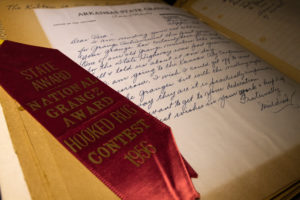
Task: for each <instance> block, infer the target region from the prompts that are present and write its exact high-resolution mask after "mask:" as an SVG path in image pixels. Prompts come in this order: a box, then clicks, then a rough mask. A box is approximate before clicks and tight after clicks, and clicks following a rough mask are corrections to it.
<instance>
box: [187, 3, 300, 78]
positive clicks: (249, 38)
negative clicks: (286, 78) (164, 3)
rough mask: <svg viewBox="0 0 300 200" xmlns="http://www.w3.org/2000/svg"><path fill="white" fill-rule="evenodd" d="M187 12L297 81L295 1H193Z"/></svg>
mask: <svg viewBox="0 0 300 200" xmlns="http://www.w3.org/2000/svg"><path fill="white" fill-rule="evenodd" d="M187 9H188V10H191V11H192V12H193V13H195V14H199V17H200V18H203V20H204V21H206V22H207V23H209V24H217V25H220V26H221V28H220V31H221V32H224V33H225V34H228V35H229V37H233V39H235V40H237V41H238V42H240V43H242V44H243V45H245V46H248V48H249V49H250V50H252V51H253V52H254V53H256V54H257V55H259V56H261V57H263V58H266V59H267V60H268V62H270V63H272V65H274V66H276V67H278V68H279V69H280V70H282V71H283V72H285V73H286V74H288V75H291V76H292V77H295V79H296V80H298V81H299V75H300V59H299V55H298V52H299V51H300V37H299V32H300V23H299V19H300V4H299V1H297V0H286V1H281V0H276V1H273V0H262V1H249V0H239V1H232V0H213V1H212V0H197V1H193V2H192V3H190V5H189V6H188V8H187ZM217 25H216V26H217ZM231 32H233V34H232V33H231ZM240 37H241V38H240ZM249 43H250V44H249ZM253 45H254V46H253ZM268 54H271V55H268ZM272 56H273V57H274V58H271V57H272ZM277 58H278V59H279V60H280V61H278V60H276V61H275V60H274V59H277ZM290 67H293V68H295V69H294V70H292V69H289V68H290ZM291 71H292V72H291ZM295 72H297V76H298V78H297V76H294V75H293V74H295Z"/></svg>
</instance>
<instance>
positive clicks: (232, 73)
mask: <svg viewBox="0 0 300 200" xmlns="http://www.w3.org/2000/svg"><path fill="white" fill-rule="evenodd" d="M35 12H36V14H37V16H38V18H39V21H40V23H41V26H42V27H43V29H44V31H45V33H46V35H47V38H48V39H49V41H50V43H51V45H52V47H54V48H57V49H59V50H60V51H62V52H63V53H64V54H66V55H67V56H69V57H70V58H71V59H73V60H74V61H75V62H77V63H78V64H79V65H81V66H82V67H84V68H85V69H87V70H88V71H90V72H91V73H92V74H94V75H95V76H97V77H98V78H99V79H100V80H102V81H104V82H105V83H107V84H108V85H110V86H111V87H112V88H114V89H115V90H117V91H119V92H120V93H122V94H123V95H124V96H127V98H128V99H130V100H132V101H133V102H135V103H136V104H137V105H139V106H141V107H142V108H144V109H145V110H147V111H148V112H149V113H151V114H152V115H154V116H156V117H157V118H159V119H160V120H162V121H164V122H165V123H166V124H168V125H170V126H171V127H172V130H173V133H174V135H175V139H176V142H177V144H178V146H179V149H180V151H181V152H182V154H183V156H184V157H185V158H186V159H187V160H188V162H190V163H191V165H192V166H193V167H194V168H195V169H196V171H197V172H198V173H199V175H200V176H199V178H198V179H197V180H195V181H194V184H195V186H196V187H197V188H198V190H199V191H200V193H202V194H203V195H204V196H205V195H208V196H209V194H211V193H213V192H214V191H219V189H218V188H221V187H222V186H224V185H228V184H229V183H242V182H243V181H241V180H240V178H241V177H245V176H246V177H247V174H249V173H250V172H253V173H254V174H255V173H256V171H255V170H256V169H259V168H260V167H261V166H265V165H267V164H268V163H271V162H273V161H274V160H276V158H278V157H280V156H282V155H283V154H285V153H287V152H288V151H293V150H294V149H296V148H297V146H299V144H300V137H299V134H298V132H299V131H298V130H299V129H300V124H299V123H298V122H299V119H300V112H299V105H300V101H299V94H300V93H299V92H300V86H299V84H297V83H295V82H293V81H292V80H290V79H289V78H287V77H286V76H284V75H282V74H281V73H279V72H278V71H276V70H275V69H274V68H273V67H271V66H269V65H267V64H266V63H264V62H263V61H262V60H261V59H259V58H257V57H256V56H254V55H253V54H251V53H249V52H248V51H246V50H245V49H243V48H242V47H240V46H239V45H237V44H235V43H233V42H231V41H229V40H228V39H227V38H225V37H223V36H221V35H219V34H218V33H216V32H215V31H214V30H212V29H211V28H209V27H207V26H206V25H204V24H202V23H201V22H199V21H198V20H197V19H194V18H193V17H192V16H191V15H189V14H187V13H185V12H183V11H181V10H178V9H175V8H172V7H169V6H166V5H162V4H136V5H131V6H115V7H78V8H67V9H37V10H35ZM287 162H288V163H293V164H292V165H288V167H285V168H284V169H283V171H285V174H284V177H287V178H286V179H281V180H278V179H277V180H273V179H274V177H272V176H270V177H268V179H265V180H264V178H266V177H263V176H262V177H260V176H254V177H255V178H256V179H255V180H256V181H254V183H257V182H263V183H264V184H267V185H268V183H269V182H272V183H274V184H270V186H269V187H266V188H260V190H259V192H254V193H253V194H251V195H249V196H247V197H245V199H247V198H248V199H251V198H254V197H255V198H262V197H264V196H267V195H269V194H270V193H272V192H274V191H275V190H276V189H279V188H280V187H283V186H284V185H286V184H287V183H288V182H289V181H291V179H293V178H294V176H295V173H296V174H297V173H299V170H298V169H299V163H297V162H295V160H294V157H290V159H287ZM275 163H277V164H278V162H275ZM275 166H277V165H275ZM286 168H289V169H290V170H285V169H286ZM297 168H298V169H297ZM264 170H266V168H263V170H262V171H264ZM260 172H261V171H260ZM273 172H274V174H276V176H283V174H282V175H280V173H279V172H278V171H276V170H275V171H273ZM262 174H264V173H262ZM252 177H253V176H252ZM248 178H249V177H248ZM242 180H244V183H246V182H247V181H245V180H246V179H242ZM282 180H284V181H282ZM235 181H237V182H235ZM252 182H253V181H252ZM233 185H234V188H232V189H231V190H228V191H227V193H226V191H224V190H222V192H224V193H226V194H227V195H229V196H230V195H232V196H231V199H238V195H241V194H242V193H243V192H246V191H251V189H252V190H253V187H252V186H251V184H250V185H247V184H243V186H245V187H243V188H242V190H241V188H238V184H233ZM233 191H234V192H233ZM228 192H229V193H228Z"/></svg>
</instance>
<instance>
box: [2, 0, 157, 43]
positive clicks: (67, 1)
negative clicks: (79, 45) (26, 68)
mask: <svg viewBox="0 0 300 200" xmlns="http://www.w3.org/2000/svg"><path fill="white" fill-rule="evenodd" d="M145 1H150V0H110V1H107V0H59V1H53V0H25V1H24V0H10V1H7V0H4V1H0V13H1V16H2V18H1V19H0V39H3V40H12V41H15V42H21V43H25V44H31V45H37V46H43V47H50V45H49V42H48V39H47V37H45V34H44V33H43V31H42V29H41V27H40V25H39V23H38V21H37V19H36V17H35V15H34V13H33V9H37V8H68V7H76V6H86V5H89V6H95V5H115V4H126V3H136V2H145ZM151 1H152V2H153V1H154V2H160V0H151Z"/></svg>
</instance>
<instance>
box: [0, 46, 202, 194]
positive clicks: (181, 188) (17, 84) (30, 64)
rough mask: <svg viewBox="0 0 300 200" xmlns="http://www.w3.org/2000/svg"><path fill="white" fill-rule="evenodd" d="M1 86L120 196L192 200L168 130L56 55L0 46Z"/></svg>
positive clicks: (190, 187) (36, 49)
mask: <svg viewBox="0 0 300 200" xmlns="http://www.w3.org/2000/svg"><path fill="white" fill-rule="evenodd" d="M0 83H1V86H2V87H4V89H5V90H6V91H7V92H8V93H9V94H10V95H11V96H12V97H13V98H14V99H16V100H17V101H18V102H19V103H20V104H21V105H22V106H23V107H24V108H25V109H26V110H27V111H28V112H29V113H30V114H31V115H32V116H33V117H34V118H35V119H36V120H38V121H39V122H40V123H41V124H42V125H43V126H44V127H45V128H46V129H47V130H48V131H49V132H50V133H51V134H52V135H53V136H54V137H55V138H56V139H57V140H58V141H59V142H60V143H61V144H62V145H63V146H64V147H65V148H66V149H67V150H68V151H69V152H71V153H72V154H73V155H74V156H75V157H76V158H77V159H78V160H80V161H81V163H82V164H83V165H84V166H85V167H87V168H88V169H89V170H90V171H91V172H92V173H93V174H94V175H95V176H97V177H98V178H99V179H100V180H101V181H102V182H103V183H104V184H106V185H107V186H108V187H109V188H110V189H111V190H112V191H113V192H115V193H116V194H117V195H118V196H119V197H120V198H122V199H147V200H149V199H176V200H187V199H189V200H190V199H195V198H199V194H198V193H197V191H196V190H195V189H194V186H193V184H192V182H191V179H190V176H191V177H195V176H197V173H196V172H195V171H194V170H193V169H192V168H191V167H190V166H189V165H188V163H186V161H185V160H184V159H183V158H182V156H181V155H180V153H179V151H178V148H177V146H176V144H175V141H174V138H173V136H172V133H171V130H170V128H169V127H168V126H167V125H165V124H163V123H162V122H160V121H159V120H157V119H156V118H154V117H152V116H151V115H150V114H148V113H147V112H145V111H144V110H142V109H141V108H139V107H138V106H136V105H135V104H133V103H132V102H130V101H129V100H128V99H127V98H125V97H123V96H122V95H120V94H119V93H117V92H116V91H114V90H113V89H111V88H110V87H108V86H107V85H106V84H104V83H103V82H101V81H99V80H98V79H97V78H95V77H94V76H93V75H91V74H90V73H88V72H87V71H85V70H84V69H83V68H81V67H80V66H78V65H77V64H76V63H74V62H73V61H72V60H70V59H69V58H67V57H66V56H64V55H63V54H62V53H60V52H59V51H58V50H54V49H49V48H42V47H34V46H29V45H23V44H19V43H15V42H10V41H4V43H3V44H2V45H1V46H0Z"/></svg>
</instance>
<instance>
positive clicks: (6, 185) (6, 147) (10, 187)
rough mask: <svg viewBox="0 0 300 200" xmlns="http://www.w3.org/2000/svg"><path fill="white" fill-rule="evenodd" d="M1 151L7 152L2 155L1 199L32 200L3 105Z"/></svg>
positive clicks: (0, 134) (0, 127)
mask: <svg viewBox="0 0 300 200" xmlns="http://www.w3.org/2000/svg"><path fill="white" fill-rule="evenodd" d="M0 149H1V152H5V154H4V153H1V154H0V163H1V165H0V199H1V198H2V199H3V200H5V199H24V200H30V199H31V197H30V194H29V191H28V188H27V186H26V183H25V180H24V175H23V173H22V169H21V166H20V163H19V160H18V157H17V154H16V153H15V151H14V148H13V145H12V143H11V139H10V136H9V132H8V129H7V126H6V121H5V118H4V115H3V112H2V106H1V105H0ZM16 191H18V192H16Z"/></svg>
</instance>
